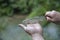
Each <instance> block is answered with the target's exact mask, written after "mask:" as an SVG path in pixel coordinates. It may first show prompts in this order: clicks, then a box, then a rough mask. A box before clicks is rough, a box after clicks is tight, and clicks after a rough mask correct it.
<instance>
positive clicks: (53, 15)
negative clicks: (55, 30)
mask: <svg viewBox="0 0 60 40" xmlns="http://www.w3.org/2000/svg"><path fill="white" fill-rule="evenodd" d="M45 17H46V19H47V21H50V22H54V23H60V13H59V12H57V11H54V10H53V11H48V12H46V14H45Z"/></svg>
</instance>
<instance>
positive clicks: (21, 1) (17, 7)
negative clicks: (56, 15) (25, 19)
mask: <svg viewBox="0 0 60 40" xmlns="http://www.w3.org/2000/svg"><path fill="white" fill-rule="evenodd" d="M40 6H41V7H42V8H41V9H42V10H57V11H60V0H0V16H3V15H8V16H12V15H13V14H29V13H31V12H32V11H33V12H34V10H37V9H36V8H37V7H40ZM43 7H44V8H43ZM39 9H40V8H39ZM33 14H34V13H33Z"/></svg>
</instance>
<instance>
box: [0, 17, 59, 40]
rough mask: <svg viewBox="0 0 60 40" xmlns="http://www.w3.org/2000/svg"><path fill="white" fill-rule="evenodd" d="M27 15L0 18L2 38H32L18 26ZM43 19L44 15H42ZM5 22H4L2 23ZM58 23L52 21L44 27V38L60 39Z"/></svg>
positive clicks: (1, 39) (19, 39) (0, 37)
mask: <svg viewBox="0 0 60 40" xmlns="http://www.w3.org/2000/svg"><path fill="white" fill-rule="evenodd" d="M23 19H25V17H22V18H21V17H20V18H19V17H17V18H16V17H12V18H11V17H2V18H0V24H3V25H4V26H2V25H0V28H1V26H2V30H1V32H0V40H31V37H30V36H29V35H28V34H27V33H26V32H25V31H24V30H23V29H22V28H20V27H19V26H18V24H19V23H21V22H22V20H23ZM41 19H43V17H41ZM2 22H3V23H2ZM59 28H60V27H57V25H56V24H53V23H50V24H48V25H46V27H43V29H44V38H45V39H46V40H59V37H60V36H59V30H60V29H59Z"/></svg>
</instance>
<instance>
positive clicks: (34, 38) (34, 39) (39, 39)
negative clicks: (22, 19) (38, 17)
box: [32, 34, 44, 40]
mask: <svg viewBox="0 0 60 40" xmlns="http://www.w3.org/2000/svg"><path fill="white" fill-rule="evenodd" d="M32 40H44V38H43V36H42V35H41V34H33V35H32Z"/></svg>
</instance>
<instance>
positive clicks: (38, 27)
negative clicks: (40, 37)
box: [19, 23, 42, 36]
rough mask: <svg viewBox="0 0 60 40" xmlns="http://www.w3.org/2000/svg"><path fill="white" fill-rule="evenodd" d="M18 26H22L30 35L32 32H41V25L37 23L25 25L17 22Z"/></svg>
mask: <svg viewBox="0 0 60 40" xmlns="http://www.w3.org/2000/svg"><path fill="white" fill-rule="evenodd" d="M19 26H20V27H22V28H23V29H24V30H25V31H26V32H27V33H28V34H29V35H31V36H32V35H34V34H42V27H41V25H40V24H39V23H35V24H27V26H25V25H23V24H19Z"/></svg>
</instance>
